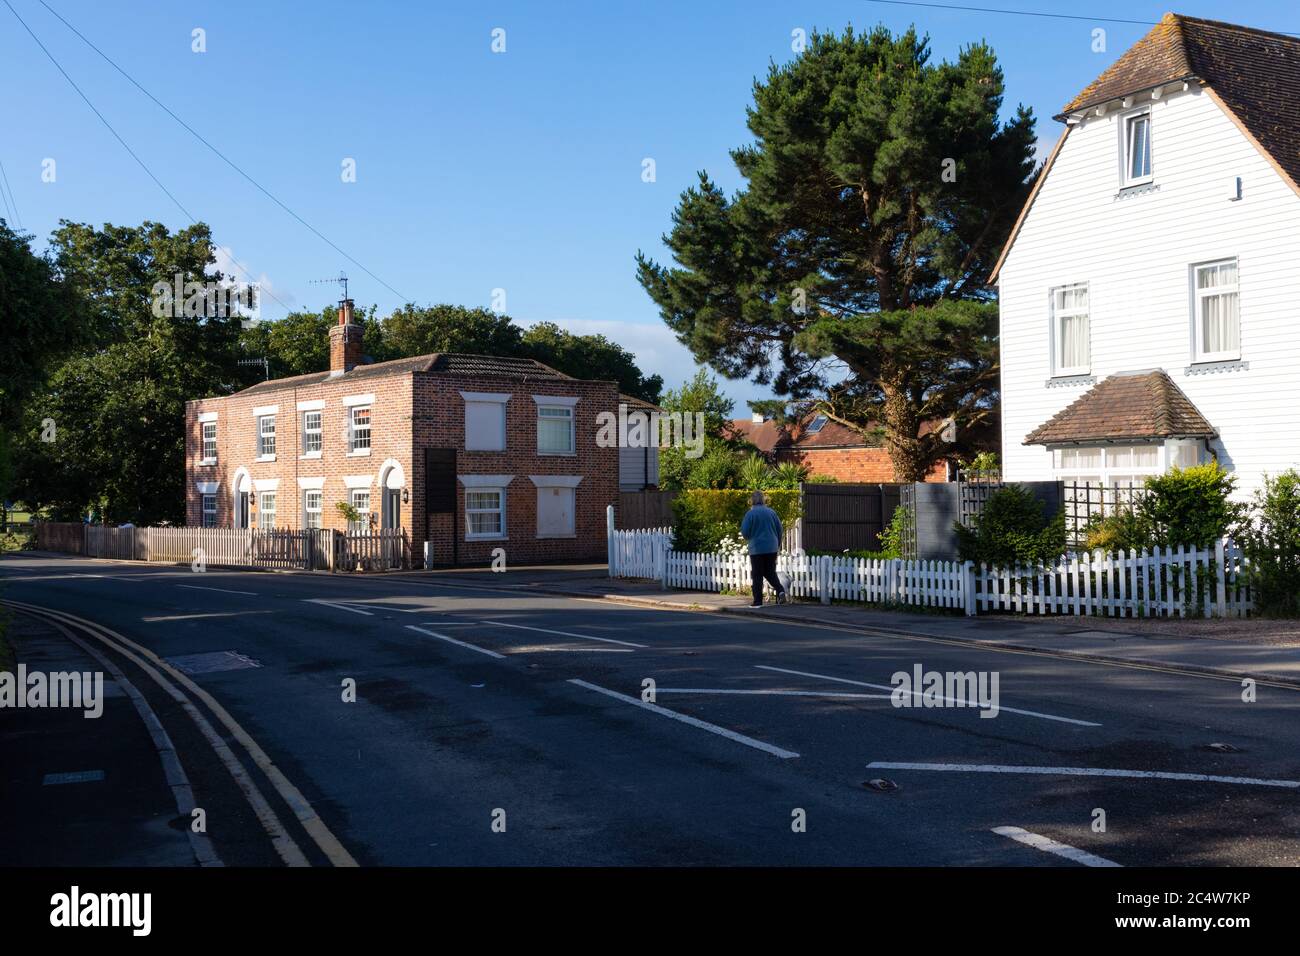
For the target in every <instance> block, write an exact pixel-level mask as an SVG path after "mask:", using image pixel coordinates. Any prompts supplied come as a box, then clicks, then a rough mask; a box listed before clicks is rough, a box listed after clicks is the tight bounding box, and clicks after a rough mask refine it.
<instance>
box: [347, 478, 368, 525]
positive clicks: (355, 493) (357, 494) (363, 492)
mask: <svg viewBox="0 0 1300 956" xmlns="http://www.w3.org/2000/svg"><path fill="white" fill-rule="evenodd" d="M363 497H364V498H365V507H364V508H363V507H361V504H360V501H361V499H362V498H363ZM348 504H350V505H351V506H352V507H353V508H356V509H357V511H359V512H360V513H361V517H360V518H358V519H357V520H356V521H355V522H352V521H349V522H348V534H369V533H370V487H369V485H367V486H366V487H365V488H352V489H350V490H349V491H348Z"/></svg>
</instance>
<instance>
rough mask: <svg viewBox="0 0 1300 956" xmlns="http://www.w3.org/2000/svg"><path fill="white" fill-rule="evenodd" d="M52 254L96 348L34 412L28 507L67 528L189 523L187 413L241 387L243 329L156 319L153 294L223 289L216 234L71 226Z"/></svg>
mask: <svg viewBox="0 0 1300 956" xmlns="http://www.w3.org/2000/svg"><path fill="white" fill-rule="evenodd" d="M51 252H52V254H53V257H54V261H55V262H57V264H58V270H59V272H60V274H61V275H62V277H63V280H64V281H66V282H68V283H70V285H71V286H72V287H73V288H74V289H75V290H76V292H77V295H78V296H79V298H80V299H81V301H82V306H83V308H84V309H85V310H86V311H87V313H88V314H89V315H90V317H91V318H90V321H91V322H92V323H93V328H94V330H95V334H96V338H97V346H96V347H94V348H92V349H89V350H86V351H84V352H82V353H80V354H77V355H74V356H72V357H71V358H69V359H67V360H66V361H64V362H63V363H62V364H61V365H59V366H58V367H57V368H56V369H55V370H54V371H53V372H51V373H50V375H49V378H48V381H47V382H46V383H45V384H44V385H43V387H41V388H40V389H39V390H38V391H37V392H35V393H34V395H33V396H32V398H31V400H30V401H29V402H28V403H27V405H26V407H25V408H24V413H23V420H22V423H21V426H20V428H19V431H18V436H17V441H18V443H19V448H18V449H17V450H16V454H15V459H16V472H17V474H16V476H15V487H16V489H17V493H18V496H19V497H21V498H22V500H24V501H26V502H29V503H31V504H33V505H36V506H48V507H50V508H51V509H52V510H53V511H54V512H55V513H56V514H57V515H59V516H63V517H76V516H78V515H80V514H83V513H85V511H86V509H87V508H93V509H95V510H96V511H97V512H98V513H100V514H102V515H103V516H104V517H105V518H106V519H107V520H109V521H112V522H122V521H133V522H136V523H137V524H144V523H153V522H158V521H164V520H168V521H181V520H183V517H184V501H185V497H184V479H185V458H184V450H185V436H184V424H185V402H186V401H187V400H188V399H192V398H198V397H201V396H204V395H211V394H216V393H222V392H227V391H229V390H230V389H231V388H232V387H233V385H234V382H235V380H236V365H235V359H236V357H237V355H238V349H237V343H238V338H239V333H240V320H239V318H238V317H236V316H224V317H210V316H202V315H186V314H185V313H184V310H183V309H180V310H175V309H160V310H157V311H156V310H155V309H154V307H153V306H154V301H155V293H154V286H155V284H156V283H163V284H166V285H169V286H170V285H173V284H174V281H175V277H176V276H178V275H179V276H180V278H181V282H182V283H184V282H191V281H192V282H207V281H209V280H215V281H220V280H221V279H223V278H224V277H223V276H221V275H220V273H215V272H209V271H208V269H209V268H210V267H211V265H212V264H213V263H214V262H215V261H216V260H215V257H214V255H213V246H212V240H211V236H210V233H209V230H208V227H207V226H206V225H203V224H198V225H195V226H191V227H189V228H187V229H183V230H180V231H178V232H175V233H171V232H169V231H168V230H167V229H166V227H164V226H162V225H160V224H158V223H151V222H146V223H144V224H142V225H141V226H138V227H121V226H112V225H106V226H104V227H103V228H102V229H95V228H93V227H91V226H88V225H81V224H76V223H68V222H64V223H62V224H61V226H60V228H59V229H58V230H56V231H55V233H54V234H53V236H52V241H51ZM159 312H161V314H158V313H159Z"/></svg>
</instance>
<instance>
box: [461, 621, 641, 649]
mask: <svg viewBox="0 0 1300 956" xmlns="http://www.w3.org/2000/svg"><path fill="white" fill-rule="evenodd" d="M480 623H482V624H491V625H492V626H493V627H514V628H518V629H519V630H521V631H537V632H538V633H539V634H558V635H559V636H560V637H576V638H579V639H580V640H584V641H600V642H601V643H604V644H621V645H623V646H624V647H645V646H646V645H644V644H633V643H632V642H631V641H616V640H614V639H613V638H612V637H592V636H591V635H590V634H574V633H573V632H571V631H552V630H550V629H549V628H545V627H529V626H528V625H527V624H507V623H506V622H505V621H482V622H480Z"/></svg>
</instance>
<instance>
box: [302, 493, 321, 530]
mask: <svg viewBox="0 0 1300 956" xmlns="http://www.w3.org/2000/svg"><path fill="white" fill-rule="evenodd" d="M313 496H315V498H316V507H315V508H313V507H312V506H311V503H312V497H313ZM324 512H325V492H324V491H322V490H321V489H319V488H304V489H303V492H302V526H303V527H304V528H307V529H319V528H322V527H324V523H323V519H324ZM312 515H315V516H316V517H315V519H313V518H312ZM313 520H314V522H315V523H314V524H313Z"/></svg>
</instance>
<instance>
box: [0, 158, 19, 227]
mask: <svg viewBox="0 0 1300 956" xmlns="http://www.w3.org/2000/svg"><path fill="white" fill-rule="evenodd" d="M6 189H8V190H9V195H10V196H12V195H13V194H14V190H13V187H12V186H10V185H9V175H8V173H6V172H5V164H4V160H0V199H3V200H4V204H5V215H6V216H7V217H8V218H9V219H12V220H13V222H14V224H15V225H17V226H18V228H19V229H21V228H22V227H23V223H22V220H21V219H20V218H19V217H18V200H17V199H15V200H14V201H13V203H12V205H13V211H12V212H10V211H9V207H10V205H11V204H10V202H9V200H8V199H7V198H6V197H5V190H6Z"/></svg>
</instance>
